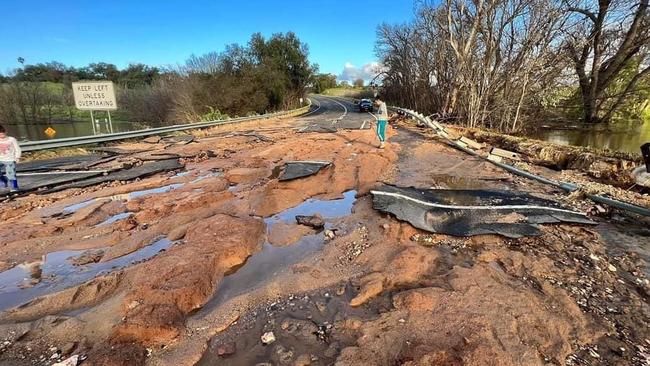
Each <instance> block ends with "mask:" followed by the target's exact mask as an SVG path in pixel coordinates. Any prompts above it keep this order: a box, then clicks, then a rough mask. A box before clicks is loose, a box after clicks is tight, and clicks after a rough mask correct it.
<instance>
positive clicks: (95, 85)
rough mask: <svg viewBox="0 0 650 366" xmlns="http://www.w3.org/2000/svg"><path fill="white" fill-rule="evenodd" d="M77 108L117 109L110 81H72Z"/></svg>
mask: <svg viewBox="0 0 650 366" xmlns="http://www.w3.org/2000/svg"><path fill="white" fill-rule="evenodd" d="M72 91H73V94H74V103H75V105H76V107H77V109H80V110H86V111H88V110H91V111H108V110H115V109H117V102H116V101H115V88H114V87H113V82H111V81H78V82H74V83H72Z"/></svg>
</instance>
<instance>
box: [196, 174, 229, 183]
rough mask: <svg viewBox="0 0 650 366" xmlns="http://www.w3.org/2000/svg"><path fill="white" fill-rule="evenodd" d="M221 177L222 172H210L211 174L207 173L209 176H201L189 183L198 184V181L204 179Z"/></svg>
mask: <svg viewBox="0 0 650 366" xmlns="http://www.w3.org/2000/svg"><path fill="white" fill-rule="evenodd" d="M222 175H223V172H212V173H209V174H206V175H202V176H200V177H198V178H196V179H194V180H193V181H191V182H190V183H197V182H200V181H202V180H204V179H208V178H213V177H221V176H222Z"/></svg>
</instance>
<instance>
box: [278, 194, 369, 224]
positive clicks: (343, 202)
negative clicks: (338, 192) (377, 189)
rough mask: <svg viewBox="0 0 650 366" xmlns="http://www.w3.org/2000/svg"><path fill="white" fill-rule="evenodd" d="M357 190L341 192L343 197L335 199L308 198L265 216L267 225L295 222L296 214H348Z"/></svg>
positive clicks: (329, 216) (328, 215) (330, 215)
mask: <svg viewBox="0 0 650 366" xmlns="http://www.w3.org/2000/svg"><path fill="white" fill-rule="evenodd" d="M356 194H357V191H355V190H352V191H347V192H345V193H343V198H341V199H335V200H319V199H314V198H310V199H308V200H306V201H305V202H303V203H301V204H300V205H298V206H296V207H292V208H290V209H287V210H284V211H282V212H280V213H279V214H276V215H273V216H271V217H270V218H267V219H266V220H265V221H266V223H267V225H272V224H273V223H274V222H277V221H280V220H281V221H284V222H286V223H295V222H296V216H298V215H301V216H310V215H315V214H320V215H321V216H323V218H324V219H332V218H337V217H343V216H348V215H350V214H351V213H352V206H353V205H354V203H355V202H356V200H357V199H356Z"/></svg>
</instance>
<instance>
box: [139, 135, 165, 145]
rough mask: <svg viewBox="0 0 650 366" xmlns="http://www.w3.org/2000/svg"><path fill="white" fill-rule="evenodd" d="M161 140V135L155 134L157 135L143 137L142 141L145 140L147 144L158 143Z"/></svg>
mask: <svg viewBox="0 0 650 366" xmlns="http://www.w3.org/2000/svg"><path fill="white" fill-rule="evenodd" d="M160 140H162V138H161V137H160V136H157V135H155V136H149V137H147V138H144V139H142V142H144V143H145V144H157V143H159V142H160Z"/></svg>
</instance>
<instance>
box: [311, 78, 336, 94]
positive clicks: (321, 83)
mask: <svg viewBox="0 0 650 366" xmlns="http://www.w3.org/2000/svg"><path fill="white" fill-rule="evenodd" d="M331 88H336V75H332V74H318V75H316V76H315V77H314V82H313V90H314V92H315V93H322V92H324V91H325V90H327V89H331Z"/></svg>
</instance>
